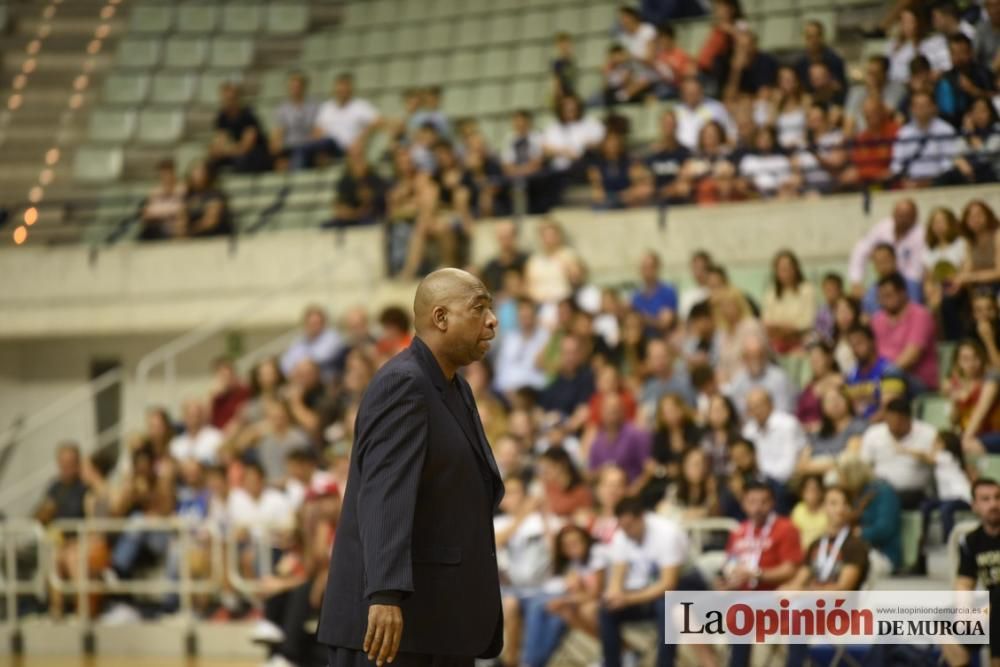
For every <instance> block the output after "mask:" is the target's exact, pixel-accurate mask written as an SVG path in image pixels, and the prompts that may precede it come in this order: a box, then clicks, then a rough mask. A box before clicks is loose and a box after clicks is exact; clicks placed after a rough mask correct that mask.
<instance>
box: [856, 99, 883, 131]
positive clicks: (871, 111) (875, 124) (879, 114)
mask: <svg viewBox="0 0 1000 667" xmlns="http://www.w3.org/2000/svg"><path fill="white" fill-rule="evenodd" d="M861 113H862V114H863V115H864V117H865V123H866V124H867V125H868V129H870V130H877V129H879V128H880V127H882V122H883V120H884V119H885V107H883V106H882V101H881V100H878V99H876V98H874V97H869V98H867V99H865V102H864V106H863V107H862V109H861Z"/></svg>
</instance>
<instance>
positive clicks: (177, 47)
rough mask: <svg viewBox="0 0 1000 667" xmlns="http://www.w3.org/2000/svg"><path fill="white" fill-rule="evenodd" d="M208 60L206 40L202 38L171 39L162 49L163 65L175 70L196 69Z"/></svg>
mask: <svg viewBox="0 0 1000 667" xmlns="http://www.w3.org/2000/svg"><path fill="white" fill-rule="evenodd" d="M207 58H208V40H207V39H205V38H204V37H184V36H180V37H171V38H170V39H168V40H167V41H166V44H165V46H164V49H163V65H164V66H165V67H174V68H177V69H196V68H200V67H201V66H202V65H204V64H205V60H206V59H207Z"/></svg>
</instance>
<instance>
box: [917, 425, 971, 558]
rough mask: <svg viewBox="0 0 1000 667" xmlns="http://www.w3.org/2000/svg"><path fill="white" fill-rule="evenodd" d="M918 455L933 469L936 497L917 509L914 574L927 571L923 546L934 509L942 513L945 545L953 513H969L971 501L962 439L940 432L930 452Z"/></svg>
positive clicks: (953, 525) (951, 524)
mask: <svg viewBox="0 0 1000 667" xmlns="http://www.w3.org/2000/svg"><path fill="white" fill-rule="evenodd" d="M917 456H918V457H919V458H920V459H921V460H922V461H923V462H924V463H926V464H927V465H929V466H932V467H933V469H934V487H935V489H936V490H937V497H935V498H930V499H928V500H925V501H924V502H923V504H922V505H921V506H920V515H921V523H920V558H919V559H918V561H917V566H916V570H917V571H916V574H920V573H921V572H923V573H924V574H926V572H927V564H926V554H925V552H924V546H925V542H926V538H927V528H928V526H929V525H930V520H931V514H932V513H933V512H934V511H935V510H940V512H941V535H942V539H943V540H944V542H946V543H947V542H948V536H949V535H951V531H952V529H953V528H954V527H955V514H956V513H958V512H962V511H968V510H969V503H971V502H972V482H971V481H969V475H968V474H967V473H966V471H965V469H966V466H965V456H964V454H963V453H962V439H961V438H960V437H959V436H958V435H957V434H955V433H952V432H951V431H941V432H939V433H938V437H937V439H936V440H935V441H934V447H933V449H932V450H931V451H930V452H926V453H924V452H922V453H919V454H917Z"/></svg>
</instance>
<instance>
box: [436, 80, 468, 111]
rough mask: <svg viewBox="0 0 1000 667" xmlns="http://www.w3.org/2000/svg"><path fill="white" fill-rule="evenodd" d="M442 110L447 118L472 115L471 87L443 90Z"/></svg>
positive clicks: (452, 87) (453, 87)
mask: <svg viewBox="0 0 1000 667" xmlns="http://www.w3.org/2000/svg"><path fill="white" fill-rule="evenodd" d="M442 108H443V109H444V112H445V113H446V114H448V115H449V116H468V115H469V114H470V113H472V87H471V86H448V87H447V88H445V89H444V99H443V100H442Z"/></svg>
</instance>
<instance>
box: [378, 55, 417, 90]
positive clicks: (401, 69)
mask: <svg viewBox="0 0 1000 667" xmlns="http://www.w3.org/2000/svg"><path fill="white" fill-rule="evenodd" d="M415 65H416V63H415V62H414V61H413V59H412V58H404V59H400V60H393V61H392V62H390V63H389V65H388V67H387V68H386V72H385V85H386V86H387V87H389V88H408V87H410V86H412V85H413V75H414V69H415Z"/></svg>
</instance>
